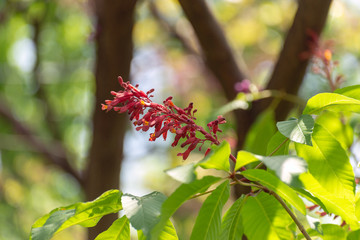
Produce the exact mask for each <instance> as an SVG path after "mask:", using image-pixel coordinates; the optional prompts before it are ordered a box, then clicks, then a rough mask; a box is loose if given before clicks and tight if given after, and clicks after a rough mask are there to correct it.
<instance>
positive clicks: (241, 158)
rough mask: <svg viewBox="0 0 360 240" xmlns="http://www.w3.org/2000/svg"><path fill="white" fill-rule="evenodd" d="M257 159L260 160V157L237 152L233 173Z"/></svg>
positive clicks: (245, 152)
mask: <svg viewBox="0 0 360 240" xmlns="http://www.w3.org/2000/svg"><path fill="white" fill-rule="evenodd" d="M259 158H261V156H258V155H255V154H252V153H250V152H247V151H243V150H241V151H239V152H238V154H237V157H236V164H235V171H237V170H239V169H240V168H241V167H243V166H245V165H247V164H249V163H252V162H257V161H259Z"/></svg>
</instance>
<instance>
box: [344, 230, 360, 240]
mask: <svg viewBox="0 0 360 240" xmlns="http://www.w3.org/2000/svg"><path fill="white" fill-rule="evenodd" d="M359 239H360V229H359V230H356V231H352V232H350V233H349V234H348V236H347V238H346V240H359Z"/></svg>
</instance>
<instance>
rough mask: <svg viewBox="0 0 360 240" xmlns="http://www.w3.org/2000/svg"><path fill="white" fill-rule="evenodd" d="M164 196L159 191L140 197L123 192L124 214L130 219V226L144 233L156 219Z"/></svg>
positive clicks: (147, 232) (153, 224) (146, 232)
mask: <svg viewBox="0 0 360 240" xmlns="http://www.w3.org/2000/svg"><path fill="white" fill-rule="evenodd" d="M165 200H166V196H165V195H164V194H162V193H160V192H152V193H150V194H147V195H145V196H142V197H137V196H134V195H131V194H124V195H123V196H122V198H121V201H122V204H123V208H124V212H125V215H126V216H127V217H128V219H129V220H130V223H131V226H133V227H134V228H135V229H137V230H142V231H143V233H144V234H145V235H148V234H149V231H150V230H151V229H152V227H153V226H155V224H156V223H157V221H158V217H159V216H160V210H161V205H162V204H163V202H164V201H165Z"/></svg>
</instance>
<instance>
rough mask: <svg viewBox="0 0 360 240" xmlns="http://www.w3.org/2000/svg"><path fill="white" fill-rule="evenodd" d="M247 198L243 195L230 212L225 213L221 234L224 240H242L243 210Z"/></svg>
mask: <svg viewBox="0 0 360 240" xmlns="http://www.w3.org/2000/svg"><path fill="white" fill-rule="evenodd" d="M246 199H247V197H245V195H242V196H241V197H240V198H238V199H237V200H236V201H235V202H234V203H233V205H232V206H231V207H230V208H229V210H228V211H227V212H226V213H225V215H224V217H223V220H222V223H221V234H220V238H219V239H222V240H241V239H242V236H243V233H244V229H243V226H242V221H241V215H240V214H241V209H242V207H243V206H244V204H245V201H246Z"/></svg>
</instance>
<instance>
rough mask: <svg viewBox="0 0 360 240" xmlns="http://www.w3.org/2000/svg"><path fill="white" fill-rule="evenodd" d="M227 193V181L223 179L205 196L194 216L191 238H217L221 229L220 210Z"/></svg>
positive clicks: (226, 198)
mask: <svg viewBox="0 0 360 240" xmlns="http://www.w3.org/2000/svg"><path fill="white" fill-rule="evenodd" d="M229 195H230V185H229V181H225V182H224V183H222V184H221V185H219V186H218V187H217V188H216V189H215V190H214V191H213V192H212V193H211V194H210V196H209V197H207V198H206V200H205V201H204V203H203V205H202V207H201V209H200V212H199V214H198V216H197V218H196V222H195V226H194V228H193V231H192V233H191V237H190V239H191V240H201V239H204V240H205V239H206V240H217V239H218V235H219V233H220V229H221V212H222V208H223V207H224V205H225V203H226V201H227V200H228V198H229Z"/></svg>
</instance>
